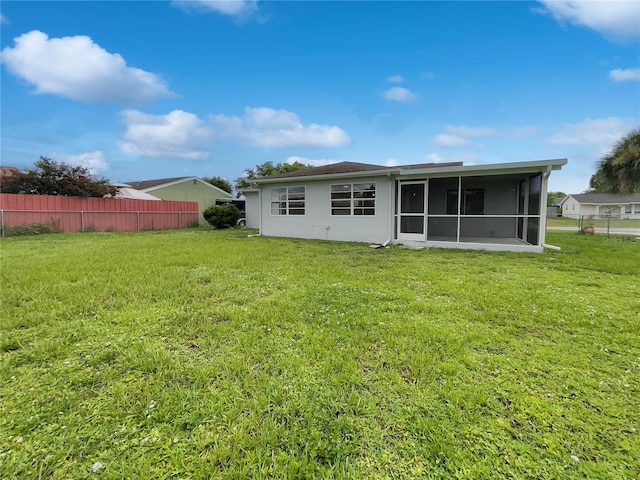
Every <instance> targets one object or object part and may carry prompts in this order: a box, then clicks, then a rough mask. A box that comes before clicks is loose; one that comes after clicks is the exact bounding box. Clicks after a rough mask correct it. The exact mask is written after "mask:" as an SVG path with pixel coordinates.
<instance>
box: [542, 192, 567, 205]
mask: <svg viewBox="0 0 640 480" xmlns="http://www.w3.org/2000/svg"><path fill="white" fill-rule="evenodd" d="M566 196H567V194H566V193H564V192H547V207H555V206H557V205H555V201H556V199H557V198H564V197H566Z"/></svg>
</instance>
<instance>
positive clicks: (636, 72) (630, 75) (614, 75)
mask: <svg viewBox="0 0 640 480" xmlns="http://www.w3.org/2000/svg"><path fill="white" fill-rule="evenodd" d="M609 78H610V79H611V80H613V81H614V82H626V81H628V80H640V68H625V69H621V68H616V69H615V70H611V71H610V72H609Z"/></svg>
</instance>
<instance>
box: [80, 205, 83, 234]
mask: <svg viewBox="0 0 640 480" xmlns="http://www.w3.org/2000/svg"><path fill="white" fill-rule="evenodd" d="M80 231H81V232H84V211H83V210H80Z"/></svg>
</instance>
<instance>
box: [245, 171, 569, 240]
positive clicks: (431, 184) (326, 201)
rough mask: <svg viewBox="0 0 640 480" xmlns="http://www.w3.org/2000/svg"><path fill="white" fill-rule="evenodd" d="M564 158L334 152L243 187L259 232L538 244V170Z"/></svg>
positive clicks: (542, 206) (541, 206)
mask: <svg viewBox="0 0 640 480" xmlns="http://www.w3.org/2000/svg"><path fill="white" fill-rule="evenodd" d="M566 163H567V160H566V159H558V160H541V161H533V162H520V163H505V164H494V165H471V166H464V165H462V163H448V164H433V163H431V164H419V165H405V166H398V167H382V166H379V165H368V164H363V163H353V162H341V163H336V164H333V165H326V166H323V167H314V168H309V169H305V170H299V171H296V172H289V173H285V174H282V175H275V176H271V177H263V178H258V179H255V180H254V183H255V185H256V187H257V192H256V193H251V194H250V195H256V196H257V202H258V215H259V216H258V227H259V229H260V233H261V234H262V235H264V236H278V237H297V238H315V239H324V240H341V241H355V242H369V243H376V244H386V243H402V244H405V245H408V246H412V247H450V248H469V249H487V250H511V251H528V252H542V250H543V246H544V244H545V228H544V226H545V221H546V205H547V182H548V178H549V175H550V174H551V171H552V170H560V169H561V168H562V166H563V165H565V164H566ZM245 196H246V197H247V199H249V198H250V197H249V196H248V195H247V192H246V191H245ZM247 211H248V212H249V200H247ZM247 216H248V217H249V213H248V215H247Z"/></svg>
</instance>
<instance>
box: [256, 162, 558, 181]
mask: <svg viewBox="0 0 640 480" xmlns="http://www.w3.org/2000/svg"><path fill="white" fill-rule="evenodd" d="M566 164H567V159H566V158H557V159H553V160H535V161H530V162H512V163H492V164H486V165H460V166H451V165H449V166H443V167H429V168H415V169H410V168H402V167H389V168H384V169H380V170H370V171H364V172H347V173H330V174H324V175H306V176H297V177H279V178H269V177H263V178H255V179H251V182H252V183H255V184H258V185H261V184H269V183H291V182H296V183H300V182H305V181H316V180H331V179H336V178H363V177H384V176H389V177H390V176H393V177H402V178H416V177H425V176H429V177H445V176H478V175H489V174H493V175H497V174H507V173H529V172H544V171H547V170H560V169H561V168H562V167H563V166H564V165H566Z"/></svg>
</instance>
